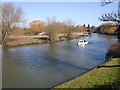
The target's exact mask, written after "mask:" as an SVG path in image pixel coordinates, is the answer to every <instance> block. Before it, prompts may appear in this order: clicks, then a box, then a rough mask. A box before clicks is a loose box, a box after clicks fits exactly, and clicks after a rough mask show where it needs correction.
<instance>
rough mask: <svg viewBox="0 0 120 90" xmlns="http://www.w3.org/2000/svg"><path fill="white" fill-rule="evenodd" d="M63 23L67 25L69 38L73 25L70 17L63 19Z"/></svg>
mask: <svg viewBox="0 0 120 90" xmlns="http://www.w3.org/2000/svg"><path fill="white" fill-rule="evenodd" d="M64 24H65V25H66V26H67V28H66V29H67V34H68V35H67V36H68V38H69V39H70V38H71V34H72V29H73V27H72V26H73V25H74V22H73V21H72V20H71V19H67V20H65V21H64Z"/></svg>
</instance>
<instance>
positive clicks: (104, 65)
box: [97, 65, 120, 68]
mask: <svg viewBox="0 0 120 90" xmlns="http://www.w3.org/2000/svg"><path fill="white" fill-rule="evenodd" d="M101 67H106V68H110V67H120V65H110V66H107V65H103V66H98V67H97V68H101Z"/></svg>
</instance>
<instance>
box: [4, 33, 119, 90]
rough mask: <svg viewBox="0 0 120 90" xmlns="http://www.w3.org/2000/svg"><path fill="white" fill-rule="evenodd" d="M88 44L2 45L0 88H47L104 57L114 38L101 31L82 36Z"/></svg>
mask: <svg viewBox="0 0 120 90" xmlns="http://www.w3.org/2000/svg"><path fill="white" fill-rule="evenodd" d="M81 39H85V40H86V41H88V42H89V44H87V45H85V46H84V47H81V46H77V41H78V40H79V39H74V40H70V41H63V42H56V43H49V44H42V45H34V46H22V47H14V48H6V49H4V50H3V88H51V87H53V86H56V85H58V84H60V83H62V82H65V81H67V80H69V79H71V78H74V77H76V76H78V75H81V74H83V73H85V72H87V71H89V70H91V69H93V68H95V67H96V66H98V65H100V64H101V63H103V62H104V61H105V58H104V57H105V53H106V50H107V49H108V48H109V46H110V45H111V44H113V43H115V42H116V41H117V39H115V37H111V39H110V38H109V39H108V38H107V37H104V36H103V37H102V35H97V34H92V36H89V37H84V38H81Z"/></svg>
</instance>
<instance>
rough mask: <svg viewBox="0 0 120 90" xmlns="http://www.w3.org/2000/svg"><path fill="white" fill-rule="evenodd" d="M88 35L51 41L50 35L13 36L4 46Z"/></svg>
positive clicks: (41, 42)
mask: <svg viewBox="0 0 120 90" xmlns="http://www.w3.org/2000/svg"><path fill="white" fill-rule="evenodd" d="M85 36H88V35H72V36H71V37H70V38H67V37H65V36H62V37H61V38H59V37H57V38H56V39H55V40H54V41H50V40H49V37H46V36H45V37H41V36H11V37H9V39H8V41H7V42H6V44H5V46H3V47H16V46H23V45H33V44H43V43H50V42H60V41H65V40H71V39H77V38H80V37H85Z"/></svg>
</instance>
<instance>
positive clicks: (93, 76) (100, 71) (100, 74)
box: [54, 58, 120, 90]
mask: <svg viewBox="0 0 120 90" xmlns="http://www.w3.org/2000/svg"><path fill="white" fill-rule="evenodd" d="M118 60H119V59H118V58H114V59H112V60H110V61H108V62H106V63H105V64H103V65H101V66H100V67H98V68H95V69H93V70H91V71H89V72H87V73H85V74H83V75H82V76H80V77H76V78H75V79H73V80H70V81H68V82H65V83H63V84H61V85H59V86H57V87H55V88H94V89H97V88H110V89H112V90H114V89H115V88H116V87H118V85H117V84H118V80H119V79H120V78H118V74H119V72H118V69H120V66H119V63H118ZM55 88H54V89H55Z"/></svg>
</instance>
